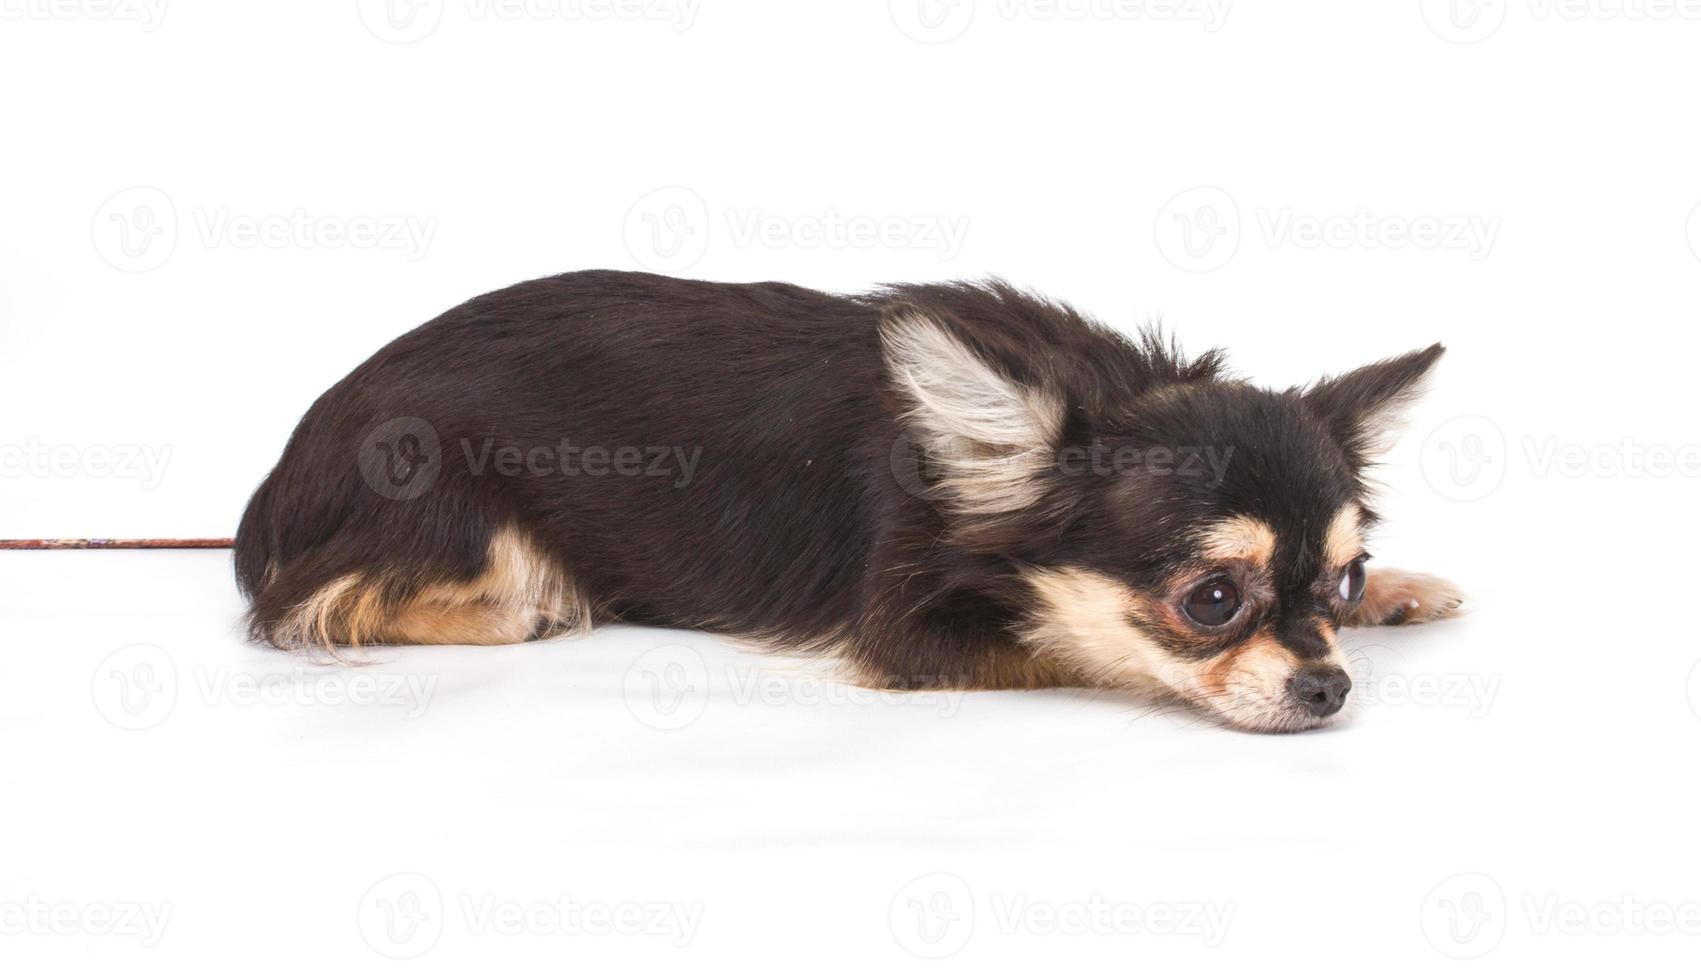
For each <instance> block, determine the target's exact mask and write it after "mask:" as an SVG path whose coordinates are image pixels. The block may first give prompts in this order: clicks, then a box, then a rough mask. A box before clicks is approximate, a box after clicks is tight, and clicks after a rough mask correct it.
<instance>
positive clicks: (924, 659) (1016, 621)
mask: <svg viewBox="0 0 1701 980" xmlns="http://www.w3.org/2000/svg"><path fill="white" fill-rule="evenodd" d="M1440 355H1441V348H1440V347H1439V346H1436V347H1431V348H1429V349H1427V350H1423V351H1419V352H1415V353H1411V354H1407V355H1405V356H1403V357H1398V358H1394V359H1392V360H1388V361H1384V362H1381V363H1377V364H1373V365H1370V366H1368V367H1364V368H1360V369H1358V370H1356V371H1353V372H1350V373H1348V374H1345V375H1342V376H1339V377H1335V378H1332V379H1328V380H1324V381H1322V382H1319V383H1317V384H1315V385H1313V386H1311V387H1309V388H1306V389H1303V390H1289V391H1268V390H1263V389H1260V388H1255V387H1252V386H1250V385H1248V384H1245V383H1242V382H1240V381H1237V380H1233V379H1231V378H1228V377H1226V376H1225V375H1224V373H1223V369H1222V365H1221V362H1220V357H1219V355H1218V354H1217V353H1215V352H1213V353H1210V354H1207V355H1205V356H1203V357H1200V358H1197V359H1193V360H1188V359H1184V358H1183V357H1182V356H1181V355H1180V353H1179V352H1178V351H1177V350H1176V349H1175V348H1174V347H1173V346H1169V345H1165V344H1163V343H1161V342H1160V341H1159V340H1158V339H1157V338H1156V337H1153V336H1145V337H1142V338H1141V339H1140V340H1139V341H1138V342H1135V341H1131V340H1129V339H1127V338H1125V337H1124V336H1122V335H1120V334H1117V333H1114V332H1112V331H1110V330H1107V329H1106V328H1104V327H1102V326H1100V325H1098V324H1096V323H1094V322H1093V321H1091V320H1089V319H1087V318H1085V317H1083V316H1081V315H1080V314H1078V313H1076V312H1075V311H1073V310H1071V309H1070V308H1068V307H1066V306H1062V305H1058V304H1055V303H1051V302H1048V301H1044V300H1041V299H1038V298H1035V297H1033V296H1030V295H1027V294H1025V293H1022V292H1018V291H1017V290H1015V289H1013V288H1011V287H1009V286H1007V285H1004V284H1002V283H998V282H992V283H986V284H949V285H937V286H899V287H892V288H889V289H886V290H883V291H880V292H877V293H873V294H870V295H865V296H833V295H827V294H823V293H819V292H814V291H811V290H807V289H801V288H798V287H796V286H789V285H782V284H774V283H764V284H755V285H727V284H719V283H707V282H691V281H684V280H677V279H669V278H664V277H660V276H649V275H637V274H630V273H617V272H584V273H575V274H570V275H563V276H556V277H553V278H549V279H541V280H538V281H535V282H527V283H522V284H520V285H517V286H513V287H510V288H508V289H503V290H499V291H497V292H494V293H490V294H488V295H485V296H481V297H479V298H477V299H474V300H472V301H470V302H468V303H465V304H463V305H461V306H459V307H456V308H455V309H453V310H451V311H449V312H448V313H445V314H443V315H442V316H440V317H438V318H437V319H435V320H433V321H431V322H430V323H427V324H425V325H424V326H422V327H420V328H419V329H417V330H414V331H413V332H411V333H409V334H407V335H405V336H403V337H401V338H400V339H398V340H396V341H395V342H393V343H391V344H390V345H388V346H387V347H385V348H384V349H383V350H381V351H379V352H378V353H377V354H375V355H374V356H373V357H372V358H371V359H370V360H368V361H367V362H366V363H365V364H363V365H361V366H360V367H358V368H356V369H355V371H354V372H353V373H352V374H350V375H349V376H348V377H347V378H345V379H343V380H342V381H341V382H339V383H338V384H337V385H336V386H335V387H333V388H332V389H331V390H330V391H328V392H326V393H325V394H324V395H323V396H322V397H321V398H320V399H319V400H318V401H317V402H316V403H314V405H313V407H312V408H311V409H309V411H308V412H307V414H306V416H305V417H304V418H303V419H302V421H301V424H300V426H299V427H298V428H297V429H296V431H295V434H294V435H293V437H292V438H291V439H290V441H289V445H288V447H287V448H286V449H285V450H284V454H283V459H282V460H281V461H280V462H279V463H278V465H277V467H276V469H274V470H273V472H272V473H271V475H270V476H268V477H267V478H266V480H265V482H264V483H263V484H262V485H261V486H260V489H259V490H258V492H256V493H255V495H254V499H253V500H252V501H251V502H250V503H249V506H248V510H247V513H246V514H245V515H244V516H243V519H242V526H241V529H240V531H239V532H238V535H237V544H236V568H237V577H238V580H239V582H240V584H241V586H242V588H243V590H244V592H245V593H246V594H247V595H248V596H250V597H251V598H252V601H253V609H252V614H251V623H252V629H253V634H254V636H255V637H256V638H258V639H263V640H266V641H269V642H271V643H273V644H276V645H278V646H281V647H320V648H325V649H330V650H336V649H339V648H345V647H359V646H362V645H367V644H398V643H399V644H416V643H456V644H490V643H516V642H520V641H523V640H527V639H532V638H538V637H546V636H553V635H557V634H561V633H567V632H571V631H577V630H585V629H589V628H591V627H592V626H595V625H598V624H600V623H606V622H615V621H620V622H630V623H644V624H654V625H662V626H673V627H686V628H693V629H706V630H716V631H722V632H726V633H731V634H738V635H741V636H745V637H755V638H760V639H761V640H762V641H764V642H767V643H772V644H776V645H782V646H786V647H790V648H794V649H806V650H814V651H829V652H832V653H834V654H836V655H838V656H839V657H841V658H842V659H843V663H844V664H845V665H846V667H847V668H848V669H849V670H850V671H852V672H853V675H854V678H855V679H856V680H857V681H858V682H860V683H863V684H867V685H873V686H882V687H897V688H924V687H953V688H1000V687H1024V688H1025V687H1042V686H1052V685H1093V686H1105V687H1130V688H1140V687H1144V688H1149V689H1150V688H1156V689H1159V690H1163V691H1168V692H1171V693H1173V694H1175V695H1179V696H1180V697H1181V698H1184V699H1186V700H1187V701H1189V702H1191V703H1193V704H1195V705H1197V706H1200V707H1202V708H1204V709H1206V710H1208V711H1210V712H1212V713H1213V714H1215V715H1216V716H1218V717H1220V718H1223V719H1225V720H1227V721H1228V722H1230V723H1232V724H1235V725H1238V726H1241V727H1245V728H1251V729H1258V730H1293V729H1301V728H1307V727H1310V726H1313V725H1316V724H1318V723H1320V722H1321V721H1322V720H1323V719H1325V718H1327V717H1328V716H1330V715H1332V714H1333V713H1335V712H1336V711H1337V710H1338V709H1339V708H1340V707H1341V705H1342V703H1343V701H1344V699H1345V698H1346V695H1347V689H1348V687H1349V686H1350V685H1349V682H1348V678H1347V675H1346V673H1345V671H1344V670H1343V662H1342V658H1341V654H1340V651H1339V648H1338V647H1337V645H1336V639H1335V634H1336V630H1337V629H1338V628H1339V627H1341V626H1365V625H1380V624H1392V623H1414V622H1422V621H1426V620H1431V619H1435V618H1438V617H1442V616H1446V615H1449V614H1450V613H1452V612H1453V611H1454V609H1455V608H1456V607H1457V606H1458V605H1459V598H1458V595H1457V593H1456V591H1455V590H1454V589H1453V588H1452V587H1451V586H1449V585H1448V584H1447V583H1445V582H1442V581H1440V580H1438V579H1434V578H1431V577H1428V576H1419V575H1410V574H1404V573H1400V572H1394V571H1382V570H1376V571H1367V570H1366V568H1365V562H1366V559H1367V557H1368V556H1367V555H1366V554H1365V550H1364V540H1363V539H1364V535H1365V533H1366V531H1367V529H1369V528H1370V527H1371V525H1372V524H1374V523H1375V520H1376V517H1375V514H1374V513H1373V512H1372V510H1371V508H1370V505H1369V503H1368V501H1367V492H1366V483H1365V478H1364V474H1365V470H1366V467H1367V466H1368V465H1369V464H1370V462H1371V458H1372V456H1373V454H1374V453H1375V451H1376V444H1377V442H1378V440H1379V437H1380V436H1381V435H1382V434H1383V432H1384V431H1385V428H1386V426H1387V424H1388V420H1389V417H1390V414H1391V412H1392V411H1393V410H1394V409H1396V408H1397V407H1398V406H1399V405H1400V404H1401V403H1402V402H1403V401H1405V400H1407V399H1409V398H1410V397H1411V396H1412V395H1413V393H1414V392H1415V391H1416V389H1417V387H1418V385H1419V383H1420V382H1421V380H1422V379H1423V377H1424V375H1425V373H1426V372H1427V371H1428V370H1429V369H1430V367H1431V366H1432V365H1433V364H1434V363H1435V361H1436V359H1437V358H1438V357H1440Z"/></svg>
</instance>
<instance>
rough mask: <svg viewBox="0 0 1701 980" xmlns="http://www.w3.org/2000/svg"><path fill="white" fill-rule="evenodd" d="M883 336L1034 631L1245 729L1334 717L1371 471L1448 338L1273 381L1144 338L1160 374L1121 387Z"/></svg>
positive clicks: (1065, 364) (1067, 657)
mask: <svg viewBox="0 0 1701 980" xmlns="http://www.w3.org/2000/svg"><path fill="white" fill-rule="evenodd" d="M883 335H884V341H885V345H886V353H887V362H888V367H889V369H890V370H891V373H892V375H893V378H894V380H895V382H896V385H897V387H898V389H899V390H900V391H901V392H902V393H903V394H904V395H905V397H906V400H907V403H908V410H907V413H906V424H907V428H908V431H909V432H910V433H911V434H912V436H913V437H914V438H915V439H916V440H917V442H919V444H920V446H921V449H922V452H923V453H924V454H925V455H926V457H927V458H928V459H929V460H930V461H931V462H932V463H933V464H934V465H935V467H936V477H937V478H936V479H935V480H934V481H932V483H931V484H930V486H931V487H932V489H933V492H934V493H935V495H936V497H937V500H938V503H939V506H940V508H941V509H942V510H943V511H944V512H945V513H946V514H947V515H948V517H949V520H950V521H951V523H952V527H953V532H952V533H953V536H954V537H955V539H956V541H957V543H958V544H959V545H961V546H963V547H967V548H971V549H976V550H978V551H980V552H983V553H993V554H998V555H1000V556H1003V557H1006V558H1008V559H1010V561H1011V564H1012V565H1013V567H1015V568H1016V569H1017V572H1016V579H1017V580H1018V585H1017V586H1016V587H1015V588H1014V589H1012V595H1014V596H1016V598H1015V600H1014V602H1015V603H1016V604H1017V605H1019V606H1020V607H1021V608H1020V609H1019V610H1018V613H1019V618H1020V626H1019V628H1018V629H1019V632H1020V634H1021V640H1022V642H1024V643H1026V644H1028V645H1029V646H1030V647H1032V648H1034V649H1041V650H1044V651H1045V652H1046V653H1047V655H1049V656H1052V657H1055V658H1058V659H1059V660H1062V661H1064V662H1066V663H1068V664H1070V665H1072V666H1073V667H1074V669H1075V670H1076V671H1077V672H1078V673H1080V674H1082V675H1083V676H1085V677H1087V678H1089V679H1091V680H1093V681H1094V682H1096V683H1113V684H1128V685H1131V686H1137V685H1141V684H1144V685H1153V684H1155V685H1158V686H1160V687H1161V688H1162V689H1164V690H1166V691H1168V692H1171V693H1173V694H1175V695H1179V696H1180V697H1181V698H1184V699H1185V700H1187V701H1189V702H1191V703H1192V704H1194V705H1196V706H1199V707H1201V708H1203V709H1205V710H1207V711H1209V712H1210V713H1212V714H1214V715H1216V716H1218V717H1219V718H1221V719H1223V720H1225V721H1227V722H1228V723H1230V724H1233V725H1236V726H1239V727H1243V728H1248V729H1254V730H1260V731H1294V730H1299V729H1304V728H1310V727H1314V726H1316V725H1319V724H1322V723H1323V722H1324V720H1325V719H1327V718H1328V717H1329V716H1330V715H1333V714H1334V713H1335V712H1336V711H1337V710H1339V709H1340V707H1341V706H1342V704H1343V703H1344V701H1345V698H1346V695H1347V691H1348V689H1349V688H1350V686H1351V685H1350V682H1349V680H1348V677H1347V673H1346V670H1345V663H1344V661H1343V659H1342V656H1341V653H1340V650H1339V648H1338V646H1337V645H1336V639H1335V634H1336V631H1337V629H1338V628H1339V626H1340V624H1341V622H1342V621H1343V620H1344V619H1345V618H1347V617H1348V616H1349V615H1350V614H1351V612H1352V610H1353V607H1354V606H1355V604H1356V603H1358V602H1359V601H1360V600H1361V599H1362V597H1363V594H1364V587H1365V562H1366V561H1367V560H1368V558H1369V555H1368V554H1367V553H1366V552H1365V541H1364V537H1365V534H1366V532H1367V530H1368V529H1369V528H1370V527H1371V525H1372V524H1373V523H1374V522H1375V519H1376V517H1375V514H1374V512H1373V511H1372V510H1371V508H1370V505H1369V503H1368V500H1367V488H1366V481H1365V479H1364V472H1365V469H1366V468H1367V466H1369V465H1370V463H1371V461H1372V458H1373V457H1374V455H1375V454H1376V452H1377V451H1378V450H1379V448H1380V446H1381V444H1382V441H1383V437H1384V435H1385V433H1386V432H1387V431H1388V429H1389V426H1390V425H1391V423H1392V419H1393V416H1394V415H1395V414H1396V413H1397V410H1398V409H1399V408H1400V407H1401V406H1402V405H1403V404H1404V403H1405V402H1406V401H1408V400H1409V399H1410V398H1412V397H1413V396H1414V395H1415V394H1416V393H1417V391H1418V388H1419V387H1420V385H1421V382H1422V380H1423V378H1424V376H1425V374H1426V373H1427V372H1428V371H1429V369H1430V368H1431V367H1432V366H1433V365H1434V363H1435V361H1436V359H1437V358H1439V357H1440V355H1441V353H1442V349H1441V347H1440V346H1439V345H1437V346H1434V347H1430V348H1428V349H1427V350H1422V351H1417V352H1414V353H1411V354H1407V355H1404V356H1402V357H1397V358H1394V359H1391V360H1387V361H1382V362H1379V363H1376V364H1372V365H1369V366H1367V367H1363V368H1360V369H1358V370H1356V371H1352V372H1350V373H1347V374H1344V375H1341V376H1339V377H1335V378H1330V379H1326V380H1323V381H1320V382H1318V383H1317V384H1314V385H1312V386H1310V387H1308V388H1302V389H1291V390H1287V391H1269V390H1264V389H1259V388H1255V387H1252V386H1250V385H1247V384H1243V383H1240V382H1237V381H1232V380H1222V379H1220V378H1219V377H1218V374H1217V369H1216V362H1215V359H1214V358H1212V359H1211V360H1210V361H1209V363H1204V362H1195V364H1193V365H1188V364H1187V363H1186V362H1184V361H1182V360H1180V358H1179V357H1178V356H1177V355H1175V353H1174V352H1173V350H1170V349H1165V348H1162V347H1161V346H1159V345H1157V344H1156V343H1155V341H1151V340H1148V342H1147V343H1146V345H1145V346H1144V348H1143V349H1142V348H1133V347H1128V346H1127V345H1125V344H1123V347H1122V351H1121V352H1120V353H1119V354H1117V355H1116V356H1117V357H1123V356H1131V357H1134V358H1136V360H1134V361H1129V362H1127V363H1128V364H1129V365H1131V366H1130V367H1129V370H1136V369H1139V367H1140V365H1142V364H1143V365H1146V369H1147V373H1148V375H1149V374H1150V373H1151V372H1152V371H1157V373H1159V374H1160V375H1167V376H1163V377H1157V378H1155V379H1154V378H1152V377H1150V376H1148V377H1146V378H1142V379H1139V381H1140V382H1141V383H1142V384H1143V385H1144V389H1143V390H1141V391H1136V392H1131V393H1126V394H1125V395H1121V396H1119V395H1118V394H1117V393H1115V392H1112V391H1107V390H1105V384H1104V380H1105V378H1106V377H1107V376H1108V377H1111V378H1112V379H1114V376H1115V375H1116V373H1117V372H1116V371H1114V370H1112V371H1109V372H1108V373H1107V372H1106V371H1105V370H1104V367H1105V365H1104V364H1102V363H1101V364H1097V365H1093V364H1083V363H1081V355H1082V352H1080V351H1058V352H1056V356H1055V357H1049V358H1047V359H1046V360H1047V363H1045V364H1043V365H1035V364H1032V363H1026V364H1020V363H1018V362H1019V361H1020V360H1022V358H1020V357H1019V358H1018V359H1017V360H1016V361H1013V360H1012V359H1011V358H1010V357H1009V356H1008V352H1001V351H998V350H996V349H994V346H993V345H988V344H986V343H984V342H982V341H980V340H979V339H977V338H976V337H974V336H973V332H972V331H965V330H964V329H963V328H962V327H961V326H960V325H953V324H948V323H947V322H946V321H944V320H942V319H941V318H939V317H935V316H932V315H929V314H925V313H922V312H920V311H917V310H914V309H903V310H899V311H896V312H895V313H893V314H891V315H889V316H888V317H887V319H886V321H885V325H884V328H883ZM1104 340H1107V338H1103V337H1098V338H1096V340H1095V343H1096V342H1098V341H1104ZM1116 343H1122V342H1120V341H1116ZM1105 350H1108V348H1105V349H1100V350H1098V351H1097V352H1096V353H1097V354H1098V355H1101V357H1102V356H1103V355H1104V351H1105ZM1087 357H1088V359H1089V360H1091V359H1094V352H1093V351H1088V352H1087ZM1028 360H1031V358H1028ZM1160 362H1161V363H1160Z"/></svg>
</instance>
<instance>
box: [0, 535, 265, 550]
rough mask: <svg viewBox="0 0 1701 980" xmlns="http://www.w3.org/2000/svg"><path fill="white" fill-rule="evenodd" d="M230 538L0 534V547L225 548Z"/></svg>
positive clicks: (1, 548)
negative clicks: (35, 536)
mask: <svg viewBox="0 0 1701 980" xmlns="http://www.w3.org/2000/svg"><path fill="white" fill-rule="evenodd" d="M231 543H232V542H231V539H230V538H0V551H105V550H117V549H129V548H228V547H230V546H231Z"/></svg>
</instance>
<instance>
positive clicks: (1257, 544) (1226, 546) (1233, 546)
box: [1199, 514, 1276, 565]
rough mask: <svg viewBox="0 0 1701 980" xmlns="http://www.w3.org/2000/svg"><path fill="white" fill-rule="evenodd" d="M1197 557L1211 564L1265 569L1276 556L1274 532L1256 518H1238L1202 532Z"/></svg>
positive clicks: (1242, 516)
mask: <svg viewBox="0 0 1701 980" xmlns="http://www.w3.org/2000/svg"><path fill="white" fill-rule="evenodd" d="M1199 544H1200V548H1201V553H1202V554H1203V555H1204V556H1205V557H1206V558H1209V559H1212V560H1213V561H1235V560H1245V561H1251V562H1255V563H1257V564H1260V565H1268V564H1269V563H1270V558H1271V556H1273V555H1274V554H1275V553H1276V532H1275V531H1272V530H1270V525H1268V524H1265V523H1264V522H1263V521H1260V520H1258V519H1256V518H1252V517H1247V516H1246V515H1244V514H1239V515H1236V516H1234V517H1230V518H1228V519H1226V520H1222V521H1218V522H1217V523H1215V524H1213V525H1211V526H1210V527H1208V528H1206V529H1205V531H1204V533H1203V534H1201V535H1200V536H1199Z"/></svg>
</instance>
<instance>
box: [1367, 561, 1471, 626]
mask: <svg viewBox="0 0 1701 980" xmlns="http://www.w3.org/2000/svg"><path fill="white" fill-rule="evenodd" d="M1464 601H1465V596H1464V593H1462V592H1460V591H1459V587H1458V586H1456V585H1454V584H1453V583H1452V582H1449V581H1447V580H1446V579H1444V578H1437V577H1435V576H1434V575H1420V574H1418V573H1416V572H1402V571H1399V570H1398V569H1393V568H1386V569H1382V568H1379V569H1372V570H1371V571H1370V575H1369V578H1368V580H1367V581H1366V582H1365V586H1364V601H1362V602H1360V603H1359V604H1358V608H1357V609H1355V610H1353V612H1352V613H1351V614H1350V615H1349V616H1348V617H1347V623H1346V625H1348V626H1401V625H1410V624H1414V623H1430V622H1434V621H1435V620H1437V619H1446V618H1447V617H1449V616H1456V615H1458V614H1459V606H1460V605H1461V604H1462V603H1463V602H1464Z"/></svg>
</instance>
